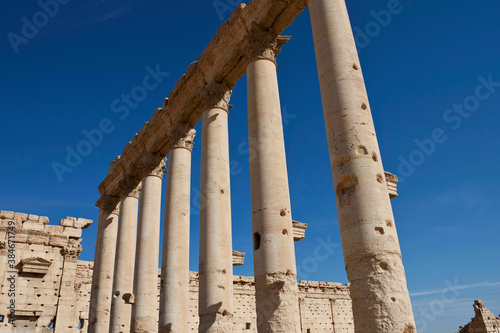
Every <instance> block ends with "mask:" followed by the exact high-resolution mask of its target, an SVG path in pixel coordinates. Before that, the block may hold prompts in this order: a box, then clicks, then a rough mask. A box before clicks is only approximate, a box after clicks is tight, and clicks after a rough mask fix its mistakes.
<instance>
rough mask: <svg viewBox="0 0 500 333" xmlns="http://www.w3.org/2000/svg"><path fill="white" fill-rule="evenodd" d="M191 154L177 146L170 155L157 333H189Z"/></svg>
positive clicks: (188, 150) (189, 151) (189, 150)
mask: <svg viewBox="0 0 500 333" xmlns="http://www.w3.org/2000/svg"><path fill="white" fill-rule="evenodd" d="M192 131H193V132H194V130H192ZM192 137H194V133H193V134H192ZM191 147H192V144H191ZM191 154H192V153H191V149H190V148H189V147H187V148H186V147H180V146H176V147H174V148H173V149H172V150H171V151H170V154H169V162H168V173H167V194H166V198H165V218H164V222H163V223H164V226H163V249H162V264H161V292H160V321H159V331H160V333H170V332H175V333H187V332H188V326H187V323H188V320H189V319H188V316H189V219H190V192H191Z"/></svg>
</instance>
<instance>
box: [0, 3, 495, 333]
mask: <svg viewBox="0 0 500 333" xmlns="http://www.w3.org/2000/svg"><path fill="white" fill-rule="evenodd" d="M394 1H396V0H391V1H385V0H384V1H374V0H372V1H368V0H358V1H352V0H348V1H347V3H348V8H349V11H350V17H351V22H352V26H353V29H354V31H355V35H356V39H357V42H358V48H359V50H360V59H361V65H362V69H363V72H364V75H365V80H366V85H367V89H368V94H369V97H370V103H371V108H372V112H373V117H374V121H375V126H376V129H377V134H378V139H379V144H380V149H381V152H382V159H383V163H384V167H385V169H386V170H387V171H389V172H392V173H395V174H398V175H399V176H400V178H402V182H401V183H400V184H399V194H400V197H399V198H397V199H394V200H393V201H392V204H393V209H394V213H395V218H396V224H397V228H398V232H399V237H400V243H401V248H402V253H403V261H404V264H405V267H406V272H407V279H408V287H409V289H410V293H411V295H412V304H413V307H414V312H415V316H416V319H417V326H418V328H419V332H455V331H456V330H457V329H458V326H459V325H463V324H465V323H467V322H468V321H469V320H470V317H472V316H473V309H472V303H473V300H474V299H483V300H484V301H485V305H486V307H487V308H488V309H489V310H491V311H492V312H493V313H494V314H495V315H498V314H499V313H500V268H499V265H498V253H499V245H498V244H499V242H498V235H499V232H500V223H498V222H499V217H498V216H499V215H498V213H497V211H495V209H496V208H495V207H498V194H497V188H498V187H499V186H500V176H499V172H498V165H499V163H500V157H499V154H498V152H499V148H498V147H499V146H500V136H499V135H498V129H497V128H498V125H499V124H500V115H499V113H498V105H499V104H500V83H497V82H500V68H499V60H500V47H499V46H498V45H499V44H498V36H499V35H500V20H498V13H499V12H500V3H499V2H497V1H492V0H485V1H474V2H473V1H465V0H455V1H449V0H441V1H437V0H434V1H418V0H413V1H411V0H401V2H399V4H397V3H395V2H394ZM61 2H64V1H62V0H61ZM235 3H236V2H235V1H233V0H220V1H218V2H215V4H216V5H217V6H215V5H214V2H212V1H175V2H174V1H169V2H159V1H157V2H156V1H155V2H149V3H142V2H140V1H137V0H110V1H101V0H89V1H85V2H77V1H68V0H66V4H60V5H59V8H58V10H57V12H56V10H55V8H54V7H48V10H49V11H52V15H51V16H48V15H46V16H45V17H44V16H43V15H40V14H39V12H40V11H41V10H42V8H41V6H40V4H39V3H37V1H33V0H26V1H22V2H17V1H4V2H2V3H1V4H0V10H1V11H0V12H1V13H2V14H0V15H1V16H2V17H1V20H0V32H1V34H2V36H3V37H2V42H1V43H0V54H1V57H2V61H1V62H0V70H1V73H2V75H1V76H0V91H1V92H2V95H1V97H2V98H1V101H0V106H1V108H0V110H1V113H0V114H1V118H0V119H1V122H0V126H1V131H2V134H3V140H2V141H1V142H2V143H1V152H2V156H3V160H4V161H3V163H1V165H0V175H1V176H0V177H1V178H0V184H1V187H0V209H3V210H13V211H19V212H27V213H33V214H37V215H45V216H49V217H50V219H51V224H57V223H58V221H59V220H60V219H61V218H63V217H65V216H74V217H85V218H90V219H93V220H94V221H95V223H94V225H92V226H91V227H90V228H89V229H87V230H85V231H84V240H83V243H82V244H83V247H84V252H83V253H82V255H81V259H83V260H93V251H94V246H95V235H96V230H97V223H96V222H97V215H98V209H97V208H96V207H95V206H94V203H95V201H96V200H97V199H98V197H99V193H98V191H97V185H98V184H99V183H100V182H101V181H102V180H103V179H104V177H105V176H106V173H107V170H108V165H109V162H111V161H112V160H113V159H114V158H115V156H116V155H119V154H120V153H121V151H122V149H123V147H124V146H125V145H126V143H127V142H128V141H129V140H130V139H131V138H132V136H133V134H134V133H135V132H138V131H139V130H140V128H141V127H142V124H143V123H144V122H146V121H148V120H149V118H150V117H151V115H152V114H153V112H154V110H155V109H156V108H157V107H160V106H161V104H162V101H163V98H164V97H166V96H167V95H168V93H169V92H170V90H171V89H172V88H173V86H174V84H175V82H176V81H177V79H178V78H179V77H180V76H181V75H182V74H183V73H184V72H185V70H186V68H187V66H188V65H189V64H190V63H191V62H192V61H194V60H196V59H197V57H198V55H199V54H200V53H201V52H202V51H203V49H204V47H205V46H206V44H207V43H208V42H209V41H210V39H211V38H212V36H213V34H214V33H215V32H216V30H217V28H218V26H219V25H220V24H221V23H222V20H224V19H227V18H228V17H229V14H230V13H229V11H227V10H226V9H229V8H234V5H235ZM390 5H397V7H395V8H398V10H397V11H394V13H392V14H391V15H390V20H389V17H388V16H387V15H386V16H384V15H381V14H380V13H381V11H383V10H386V9H387V8H388V7H389V6H390ZM377 13H379V14H378V15H377ZM377 18H378V20H377ZM34 20H35V22H36V23H37V24H38V25H39V27H35V28H36V31H35V30H30V29H29V27H25V28H24V31H23V26H25V25H27V23H26V22H29V23H33V21H34ZM23 33H24V34H25V36H28V38H26V37H23ZM285 34H288V35H291V36H292V39H291V41H290V42H289V43H288V44H286V45H285V46H284V47H283V52H282V53H281V54H280V55H279V56H278V63H279V67H278V78H279V85H280V94H281V103H282V109H283V118H284V133H285V140H286V151H287V163H288V173H289V181H290V195H291V200H292V215H293V218H294V219H295V220H298V221H301V222H306V223H309V228H308V229H307V236H306V238H305V239H304V240H302V241H300V242H299V243H296V255H297V265H298V268H299V279H304V280H321V281H336V282H343V283H345V282H348V281H347V279H346V274H345V271H344V264H343V258H342V251H341V247H340V235H339V229H338V223H337V215H336V207H335V198H334V193H333V184H332V178H331V171H330V166H329V161H328V148H327V143H326V135H325V129H324V123H323V116H322V107H321V98H320V93H319V85H318V78H317V71H316V64H315V58H314V50H313V42H312V32H311V28H310V21H309V13H308V11H307V9H306V10H305V11H304V13H302V14H301V15H300V16H299V17H298V18H297V20H296V21H295V22H294V24H293V25H292V26H290V27H289V28H288V29H287V30H286V31H285ZM15 35H16V36H17V37H16V36H15ZM23 38H24V39H23ZM148 68H149V69H148ZM156 69H159V70H160V71H161V72H162V73H163V74H162V75H163V78H162V80H161V82H158V85H157V87H156V88H155V89H153V90H151V91H147V94H146V95H145V96H141V99H140V101H139V102H137V103H136V104H133V106H130V107H129V108H128V113H127V114H124V113H117V112H115V111H116V109H114V108H113V107H112V104H113V102H114V101H115V100H116V99H118V100H120V99H121V96H122V94H129V95H130V94H131V92H132V91H133V90H134V88H136V87H137V86H141V85H142V81H143V78H144V77H145V76H146V75H147V74H148V71H149V70H156ZM165 73H168V76H167V74H165ZM488 82H489V83H488ZM231 104H232V105H234V108H233V109H232V110H231V114H230V118H229V119H230V120H229V125H230V154H231V160H232V161H233V163H234V165H236V166H237V167H235V168H233V170H234V172H233V174H232V175H231V181H232V184H231V186H232V210H233V213H232V220H233V233H234V235H233V243H234V248H235V249H236V250H239V251H243V252H246V254H247V257H246V263H245V265H244V266H242V267H237V268H235V271H234V272H235V274H241V275H252V270H253V269H252V253H251V252H252V250H251V248H252V247H251V241H252V240H251V216H250V193H249V183H248V180H249V170H248V154H246V151H247V150H246V149H247V147H248V141H247V134H248V133H247V120H246V82H245V78H242V79H241V80H240V82H239V83H238V84H237V86H236V87H235V89H234V91H233V97H232V101H231ZM121 105H123V104H121ZM461 105H464V106H463V107H461ZM115 106H116V104H115ZM103 119H104V122H108V125H107V126H108V131H107V133H105V134H103V137H102V140H100V142H97V144H96V145H92V146H91V151H88V155H87V156H83V157H82V159H81V161H73V162H74V163H73V166H71V172H65V173H64V174H62V175H60V177H58V176H57V175H56V173H55V172H54V169H53V165H54V163H61V164H63V163H65V159H66V155H67V149H70V150H71V149H73V150H75V149H77V148H78V147H79V145H80V148H82V147H83V146H81V145H82V143H81V142H82V141H84V140H86V137H85V134H84V131H88V132H91V131H92V130H93V129H96V128H99V126H100V124H101V123H102V121H103ZM106 119H107V120H106ZM197 130H198V131H199V135H198V136H197V138H196V139H195V142H196V144H195V149H194V153H193V170H192V189H193V203H192V220H191V221H192V223H191V229H192V236H191V253H192V256H191V260H190V266H191V269H192V270H197V260H198V223H199V221H198V219H199V215H198V213H197V204H196V200H195V199H196V197H197V195H196V194H197V193H199V192H197V191H198V189H199V173H200V170H199V164H200V139H201V135H200V132H201V128H200V126H197ZM87 148H88V147H87ZM164 186H165V184H164ZM318 246H319V247H322V251H328V252H325V253H329V256H328V258H327V259H326V260H318V258H314V252H315V249H316V248H317V247H318Z"/></svg>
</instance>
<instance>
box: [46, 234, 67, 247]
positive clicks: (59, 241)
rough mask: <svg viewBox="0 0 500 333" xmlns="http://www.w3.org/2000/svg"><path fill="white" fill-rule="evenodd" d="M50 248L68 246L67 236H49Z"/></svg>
mask: <svg viewBox="0 0 500 333" xmlns="http://www.w3.org/2000/svg"><path fill="white" fill-rule="evenodd" d="M49 244H50V245H51V246H57V247H64V246H66V245H67V244H68V235H50V239H49Z"/></svg>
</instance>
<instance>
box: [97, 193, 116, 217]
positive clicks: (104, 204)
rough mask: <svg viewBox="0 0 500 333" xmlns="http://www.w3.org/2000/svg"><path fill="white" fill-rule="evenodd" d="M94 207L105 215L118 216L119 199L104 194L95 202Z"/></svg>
mask: <svg viewBox="0 0 500 333" xmlns="http://www.w3.org/2000/svg"><path fill="white" fill-rule="evenodd" d="M96 206H98V207H99V209H100V210H102V211H104V212H106V213H110V214H116V215H119V211H120V197H117V196H113V195H108V194H104V195H102V196H101V197H100V198H99V200H97V203H96Z"/></svg>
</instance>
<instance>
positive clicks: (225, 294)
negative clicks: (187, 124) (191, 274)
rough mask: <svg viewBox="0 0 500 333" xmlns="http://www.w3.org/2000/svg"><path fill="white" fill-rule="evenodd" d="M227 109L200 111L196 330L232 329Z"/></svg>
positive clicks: (231, 261)
mask: <svg viewBox="0 0 500 333" xmlns="http://www.w3.org/2000/svg"><path fill="white" fill-rule="evenodd" d="M227 117H228V113H227V111H226V110H223V109H222V108H218V107H216V108H211V109H208V110H206V111H205V112H204V113H203V129H202V148H201V197H202V198H203V199H202V204H201V207H200V269H199V281H200V290H199V307H198V312H199V315H200V325H199V332H200V333H205V332H210V333H215V332H217V333H225V332H233V331H234V329H235V328H234V322H233V255H232V237H231V194H230V180H229V139H228V124H227Z"/></svg>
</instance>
